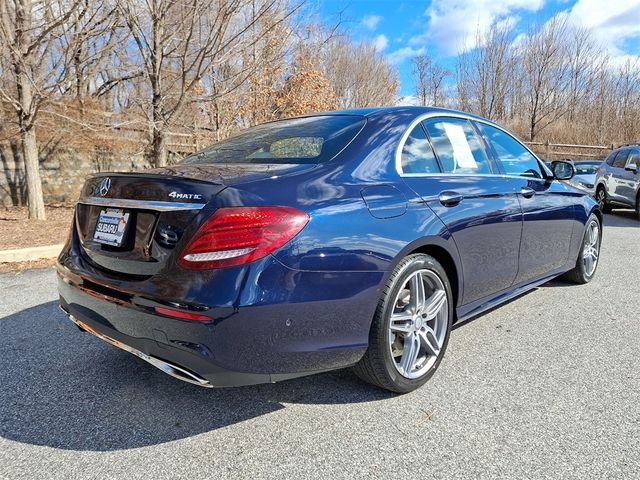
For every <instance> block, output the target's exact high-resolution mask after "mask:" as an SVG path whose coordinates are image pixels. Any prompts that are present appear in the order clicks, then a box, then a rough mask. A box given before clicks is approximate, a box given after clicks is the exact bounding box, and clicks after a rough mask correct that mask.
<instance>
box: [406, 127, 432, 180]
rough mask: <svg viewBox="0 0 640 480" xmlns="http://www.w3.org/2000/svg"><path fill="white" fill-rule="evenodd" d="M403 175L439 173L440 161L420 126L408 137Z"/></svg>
mask: <svg viewBox="0 0 640 480" xmlns="http://www.w3.org/2000/svg"><path fill="white" fill-rule="evenodd" d="M401 161H402V173H414V174H421V173H439V172H440V167H438V161H437V160H436V156H435V155H434V153H433V149H432V148H431V144H430V143H429V140H428V139H427V135H426V134H425V133H424V129H423V128H422V125H420V124H418V125H417V126H416V127H415V128H414V129H413V130H412V131H411V133H410V134H409V136H408V137H407V141H406V142H405V143H404V146H403V147H402V157H401Z"/></svg>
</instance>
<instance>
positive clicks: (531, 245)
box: [58, 107, 601, 392]
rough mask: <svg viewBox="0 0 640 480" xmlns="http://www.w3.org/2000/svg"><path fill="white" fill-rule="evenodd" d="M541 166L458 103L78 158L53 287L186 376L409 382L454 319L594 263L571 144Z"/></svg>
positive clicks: (335, 115)
mask: <svg viewBox="0 0 640 480" xmlns="http://www.w3.org/2000/svg"><path fill="white" fill-rule="evenodd" d="M553 169H554V171H555V173H554V172H552V171H551V170H549V169H548V168H547V167H546V166H545V165H544V164H543V163H542V162H541V161H540V160H539V159H538V158H537V157H536V156H535V155H534V154H533V153H532V152H531V151H529V150H528V149H527V147H525V146H524V145H523V144H522V143H521V142H520V141H519V140H518V139H517V138H515V137H514V136H513V135H512V134H510V133H509V132H508V131H506V130H505V129H503V128H502V127H500V126H499V125H496V124H495V123H492V122H490V121H488V120H485V119H482V118H478V117H475V116H471V115H467V114H464V113H461V112H456V111H449V110H442V109H434V108H421V107H393V108H375V109H367V110H355V111H343V112H331V113H324V114H318V115H310V116H306V117H301V118H293V119H289V120H282V121H277V122H273V123H267V124H264V125H260V126H256V127H253V128H250V129H247V130H245V131H243V132H242V133H240V134H239V135H237V136H236V137H233V138H230V139H228V140H224V141H222V142H219V143H217V144H215V145H212V146H211V147H209V148H207V149H205V150H203V151H201V152H199V153H196V154H194V155H192V156H189V157H187V158H185V159H184V160H183V161H182V162H180V163H179V164H177V165H174V166H171V167H168V168H159V169H153V170H146V171H142V172H138V173H100V174H97V175H95V176H92V177H91V178H89V179H88V180H87V181H86V184H85V185H84V187H83V189H82V192H81V197H80V199H79V202H78V205H77V207H76V210H75V218H74V221H73V228H72V231H71V235H70V238H69V240H68V242H67V244H66V246H65V247H64V249H63V251H62V253H61V255H60V257H59V260H58V261H59V265H58V276H59V291H60V305H61V307H62V308H63V309H64V310H65V311H66V312H67V313H68V314H69V316H70V318H71V320H73V321H74V322H75V323H76V324H77V325H78V326H79V327H80V329H81V330H84V331H88V332H91V333H93V334H95V335H97V336H98V337H100V338H102V339H103V340H105V341H107V342H109V343H111V344H113V345H115V346H117V347H120V348H122V349H124V350H127V351H129V352H131V353H133V354H135V355H137V356H138V357H140V358H142V359H144V360H146V361H148V362H150V363H151V364H153V365H155V366H157V367H159V368H161V369H162V370H164V371H165V372H167V373H169V374H171V375H173V376H175V377H178V378H180V379H182V380H185V381H188V382H191V383H195V384H198V385H202V386H232V385H247V384H254V383H261V382H275V381H278V380H284V379H289V378H293V377H298V376H302V375H309V374H312V373H317V372H323V371H327V370H332V369H337V368H343V367H353V368H354V369H355V372H356V373H357V374H358V375H359V376H360V377H362V378H363V379H365V380H367V381H369V382H371V383H373V384H375V385H378V386H380V387H382V388H386V389H388V390H392V391H394V392H408V391H411V390H413V389H415V388H417V387H419V386H420V385H422V384H423V383H425V382H426V381H427V380H428V379H429V378H430V377H431V376H432V375H433V373H434V372H435V370H436V369H437V367H438V365H439V364H440V362H441V361H442V358H443V355H444V352H445V350H446V348H447V342H448V340H449V332H450V331H451V326H452V324H453V323H454V322H455V321H458V322H459V321H462V320H465V319H468V318H470V317H472V316H474V315H477V314H479V313H481V312H483V311H485V310H487V309H489V308H492V307H494V306H496V305H498V304H500V303H502V302H505V301H506V300H509V299H511V298H513V297H515V296H517V295H519V294H521V293H523V292H525V291H527V290H530V289H531V288H533V287H535V286H536V285H539V284H541V283H543V282H546V281H548V280H550V279H552V278H554V277H556V276H558V275H561V274H565V277H566V278H567V279H569V280H571V281H573V282H578V283H585V282H588V281H590V280H591V278H593V275H594V273H595V271H596V267H597V265H598V259H599V251H600V243H601V214H600V210H599V209H598V206H597V204H596V203H595V202H594V200H592V199H591V198H589V196H587V195H585V194H583V193H581V192H579V191H578V190H576V189H574V188H571V187H569V186H567V185H564V184H563V183H561V182H560V181H558V180H559V179H562V180H568V179H570V178H571V176H572V175H573V174H574V173H575V170H574V168H573V166H572V165H571V164H569V163H563V162H557V163H556V164H554V167H553ZM525 317H526V316H524V317H523V321H527V320H526V318H525ZM69 340H70V341H73V339H72V338H70V339H69ZM83 362H85V363H89V364H90V363H91V359H90V358H85V359H83Z"/></svg>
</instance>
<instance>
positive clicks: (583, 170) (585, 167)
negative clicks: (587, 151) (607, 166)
mask: <svg viewBox="0 0 640 480" xmlns="http://www.w3.org/2000/svg"><path fill="white" fill-rule="evenodd" d="M600 163H601V162H597V163H595V162H593V163H574V164H573V166H574V167H576V175H595V174H596V170H597V169H598V167H599V166H600Z"/></svg>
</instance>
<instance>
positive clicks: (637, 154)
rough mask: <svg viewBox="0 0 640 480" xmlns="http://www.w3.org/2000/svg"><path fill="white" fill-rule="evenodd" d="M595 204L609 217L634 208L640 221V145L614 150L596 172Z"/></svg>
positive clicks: (625, 146)
mask: <svg viewBox="0 0 640 480" xmlns="http://www.w3.org/2000/svg"><path fill="white" fill-rule="evenodd" d="M595 183H596V197H595V198H596V200H597V201H598V203H599V204H600V209H601V210H602V211H603V212H605V213H608V212H610V211H611V209H612V208H633V209H635V211H636V216H637V217H638V219H639V220H640V145H638V144H635V145H624V146H622V147H620V148H617V149H616V150H614V151H613V152H611V155H609V157H607V160H606V161H605V162H604V163H603V164H602V165H601V166H600V168H599V169H598V171H597V172H596V182H595Z"/></svg>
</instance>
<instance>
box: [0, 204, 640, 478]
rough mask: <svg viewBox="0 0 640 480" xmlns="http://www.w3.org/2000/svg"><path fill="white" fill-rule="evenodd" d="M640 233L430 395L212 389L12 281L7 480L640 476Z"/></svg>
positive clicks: (51, 290)
mask: <svg viewBox="0 0 640 480" xmlns="http://www.w3.org/2000/svg"><path fill="white" fill-rule="evenodd" d="M639 272H640V222H638V221H636V220H634V219H633V218H632V217H631V215H630V214H627V213H623V212H619V213H615V214H614V215H607V216H606V219H605V229H604V242H603V248H602V255H601V263H600V265H599V269H598V272H597V276H596V278H595V279H594V281H593V282H592V283H590V284H588V285H585V286H573V285H566V284H563V283H560V282H551V283H548V284H546V285H544V286H542V287H540V288H538V289H536V290H535V291H533V292H531V293H529V294H527V295H525V296H523V297H521V298H519V299H517V300H515V301H512V302H511V303H509V304H507V305H504V306H502V307H500V308H498V309H496V310H494V311H492V312H490V313H488V314H485V315H483V316H481V317H478V318H476V319H475V320H473V321H471V322H469V323H466V324H465V325H462V326H460V327H458V328H456V329H455V330H454V332H453V334H452V337H451V341H450V343H449V349H448V352H447V355H446V357H445V359H444V361H443V363H442V365H441V367H440V370H439V371H438V372H437V373H436V375H435V376H434V377H433V379H432V380H431V381H430V382H429V383H428V384H427V385H426V386H425V387H423V388H422V389H420V390H418V391H416V392H414V393H411V394H408V395H404V396H394V395H390V394H388V393H385V392H383V391H380V390H377V389H375V388H373V387H371V386H369V385H366V384H364V383H362V382H360V381H359V380H358V379H357V378H356V377H355V376H354V375H353V374H351V373H350V372H349V371H340V372H334V373H330V374H323V375H317V376H313V377H307V378H303V379H298V380H294V381H289V382H284V383H280V384H274V385H262V386H257V387H245V388H238V389H228V390H213V391H212V390H207V389H201V388H199V387H195V386H191V385H188V384H184V383H181V382H179V381H177V380H174V379H172V378H170V377H168V376H165V375H164V374H163V373H161V372H159V371H156V370H155V369H153V368H152V367H147V366H144V365H141V364H139V363H137V362H136V361H135V360H134V358H133V357H132V356H131V355H129V354H127V353H125V352H121V351H119V350H117V349H115V348H113V347H111V346H108V345H106V344H104V343H102V341H100V340H98V339H96V338H94V337H92V336H91V335H88V334H82V333H81V332H79V331H78V330H77V329H76V328H75V327H74V326H73V325H72V324H71V323H70V322H69V321H68V320H67V319H66V318H65V316H64V315H63V314H62V313H61V312H60V311H59V310H58V308H57V302H56V298H57V296H56V288H55V281H54V280H55V274H54V271H53V269H44V270H31V271H26V272H22V273H18V274H5V275H0V290H1V291H2V297H3V298H2V302H1V304H0V478H7V479H18V478H29V479H33V478H38V479H41V478H42V479H44V478H64V479H66V480H69V479H73V478H178V477H184V478H186V477H192V478H252V479H257V478H269V479H272V478H313V479H317V478H381V477H386V478H407V477H410V476H411V477H413V478H500V477H501V478H504V477H511V478H551V477H553V478H638V477H640V289H639V287H640V273H639Z"/></svg>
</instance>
